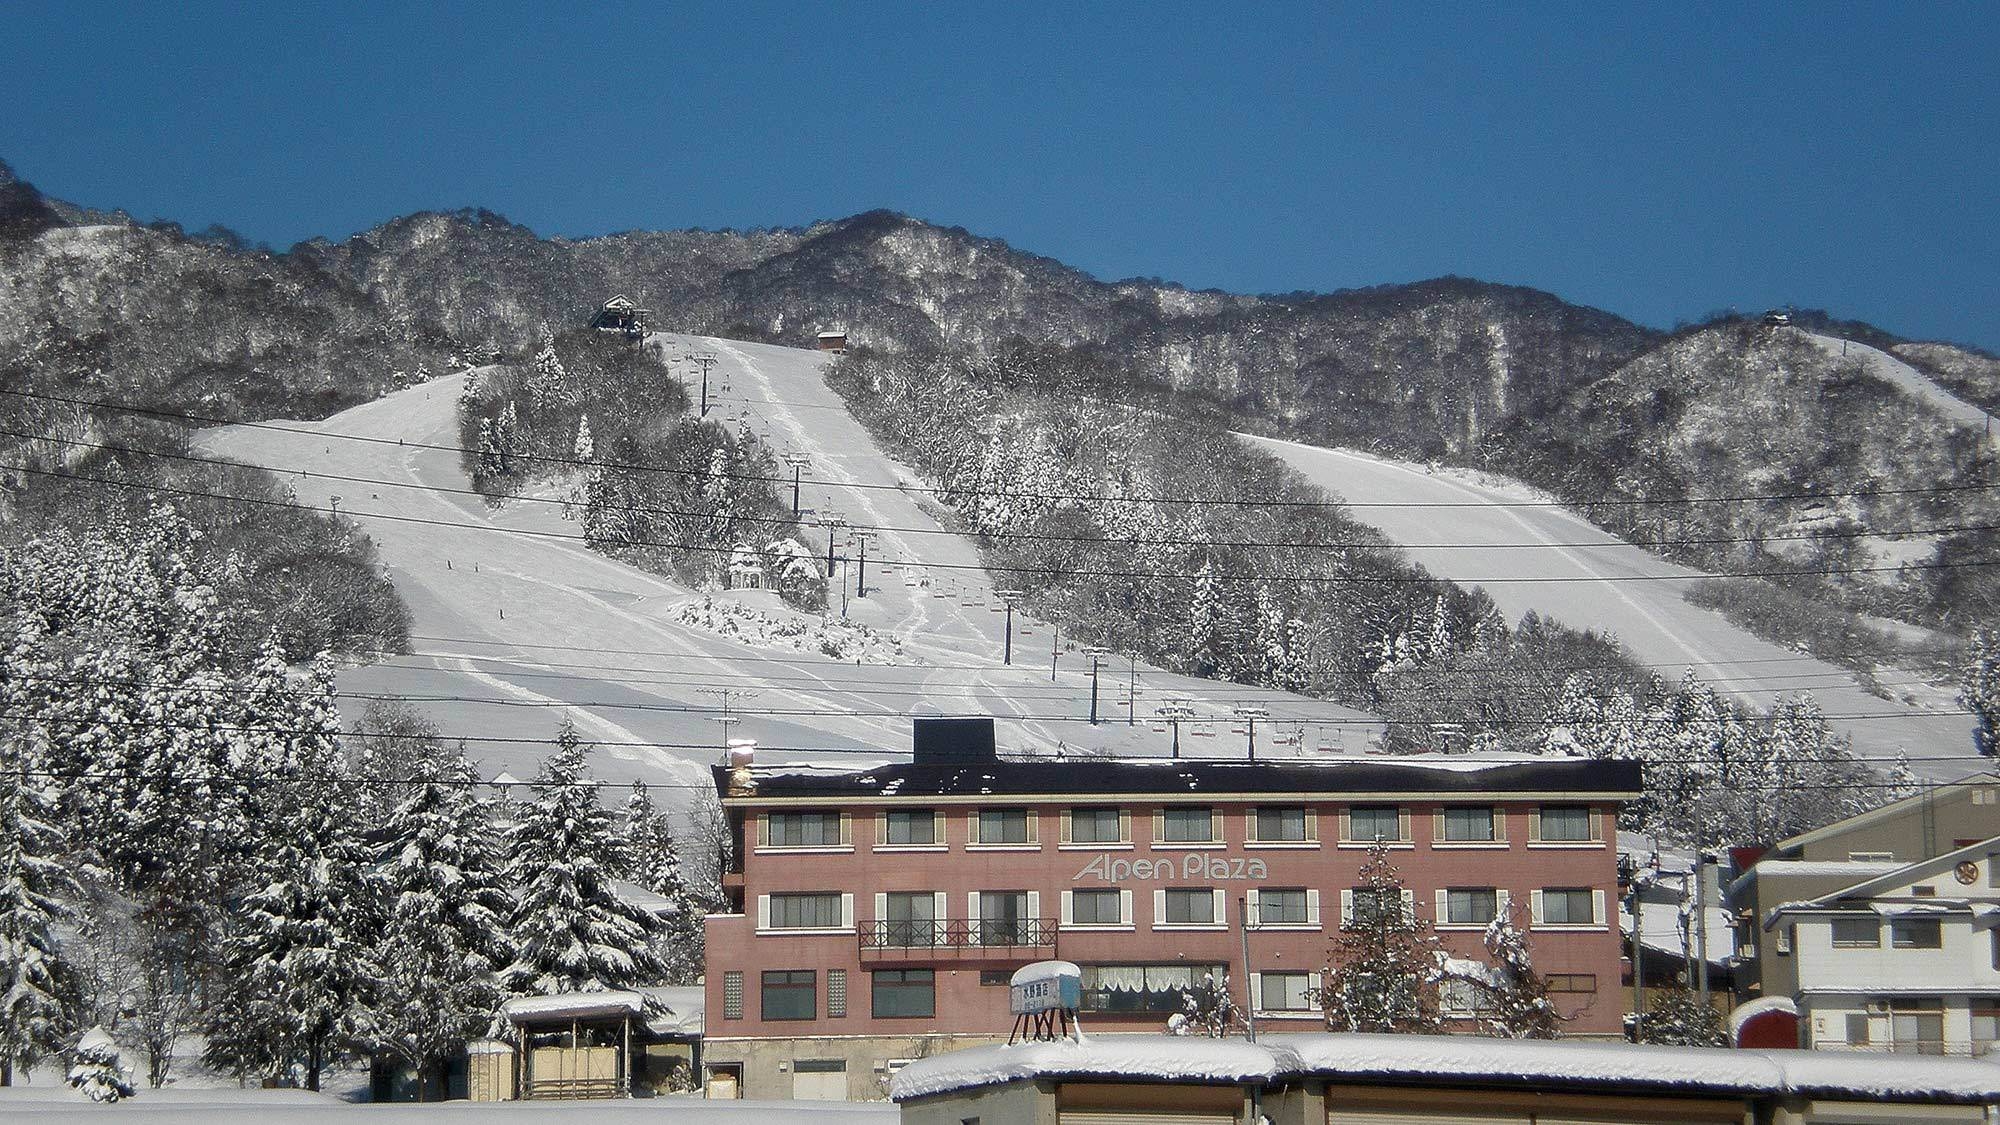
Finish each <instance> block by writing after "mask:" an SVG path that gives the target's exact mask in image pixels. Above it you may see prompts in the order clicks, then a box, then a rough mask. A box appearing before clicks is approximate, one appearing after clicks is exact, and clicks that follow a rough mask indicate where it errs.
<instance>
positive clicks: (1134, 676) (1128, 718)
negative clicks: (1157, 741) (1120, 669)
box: [1125, 649, 1139, 727]
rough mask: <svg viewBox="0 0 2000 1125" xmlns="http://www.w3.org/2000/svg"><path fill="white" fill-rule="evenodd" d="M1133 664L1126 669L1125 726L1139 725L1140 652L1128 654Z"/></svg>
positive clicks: (1135, 650)
mask: <svg viewBox="0 0 2000 1125" xmlns="http://www.w3.org/2000/svg"><path fill="white" fill-rule="evenodd" d="M1126 655H1127V656H1129V657H1130V658H1131V660H1132V662H1131V663H1130V664H1128V665H1126V667H1125V725H1126V726H1128V727H1132V726H1138V725H1139V651H1138V650H1137V649H1134V650H1132V651H1131V652H1129V653H1127V654H1126Z"/></svg>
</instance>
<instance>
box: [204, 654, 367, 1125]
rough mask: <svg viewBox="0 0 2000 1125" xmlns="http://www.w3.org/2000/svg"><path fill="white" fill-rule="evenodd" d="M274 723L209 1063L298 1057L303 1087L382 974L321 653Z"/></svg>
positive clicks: (348, 1039) (329, 678)
mask: <svg viewBox="0 0 2000 1125" xmlns="http://www.w3.org/2000/svg"><path fill="white" fill-rule="evenodd" d="M280 714H282V715H283V716H284V718H283V720H282V725H278V724H276V723H274V724H271V725H270V726H268V727H266V728H264V729H263V731H262V733H263V735H264V737H265V741H264V743H263V744H262V746H261V747H260V748H259V750H258V753H259V756H260V757H262V758H264V759H265V760H266V761H267V762H268V763H269V767H268V768H269V769H270V771H271V772H269V773H268V774H262V775H260V776H263V777H267V778H268V779H269V780H268V782H267V783H266V784H265V785H264V786H263V787H262V788H261V789H260V790H259V798H260V800H259V802H258V807H259V816H260V822H261V823H262V824H263V825H265V826H266V829H267V835H266V839H265V842H264V846H263V847H262V848H261V849H260V851H259V853H258V854H257V855H256V857H255V860H256V863H255V868H254V869H255V870H256V871H257V872H258V873H259V878H258V880H257V884H256V886H257V889H255V890H253V891H252V892H251V893H250V894H249V895H248V896H246V897H245V898H244V900H243V902H242V904H241V906H240V907H239V908H238V909H237V911H236V915H237V918H236V921H235V925H234V932H232V933H231V934H230V935H229V937H228V938H227V939H226V941H225V942H224V944H223V951H222V952H223V967H224V970H225V980H224V987H225V988H226V993H225V995H224V998H223V1000H222V1002H221V1003H219V1004H218V1005H217V1006H216V1007H215V1008H214V1009H213V1010H212V1011H211V1012H210V1013H209V1019H208V1029H209V1046H208V1051H207V1053H206V1055H205V1057H206V1058H207V1060H208V1061H209V1064H210V1065H212V1066H215V1067H218V1068H220V1069H227V1070H231V1071H234V1072H236V1073H239V1074H248V1073H253V1072H259V1071H262V1072H266V1073H270V1072H271V1071H273V1070H275V1069H281V1068H283V1067H286V1066H290V1065H294V1064H296V1065H297V1066H299V1067H300V1069H301V1071H302V1075H303V1081H304V1083H305V1086H306V1088H307V1089H312V1090H317V1089H318V1088H319V1080H320V1074H321V1072H322V1071H323V1070H324V1069H325V1067H326V1065H327V1064H328V1063H329V1062H331V1061H332V1060H333V1058H334V1057H335V1056H336V1055H337V1054H338V1053H339V1052H340V1051H342V1050H344V1049H346V1048H348V1047H350V1046H352V1045H356V1044H360V1043H362V1042H364V1041H365V1040H366V1038H367V1035H366V1032H367V1013H368V1009H369V1005H371V1004H372V1002H373V1000H374V989H375V984H376V982H377V980H378V979H379V978H380V977H381V971H380V969H379V968H378V967H377V966H376V965H375V964H374V958H373V954H374V951H375V949H376V941H377V935H378V933H379V927H380V925H381V915H380V902H379V900H378V898H377V888H376V887H375V886H374V884H373V882H372V881H371V880H370V878H369V869H370V868H371V867H372V857H371V856H370V855H369V853H368V849H367V847H366V845H365V844H364V843H363V841H362V839H361V836H360V829H361V825H360V823H359V817H358V813H357V808H356V805H355V802H354V801H353V800H352V796H351V794H352V789H353V787H352V786H351V785H348V784H346V780H347V779H345V778H344V777H342V776H341V773H340V764H341V758H340V750H339V745H338V739H339V735H340V714H339V711H338V710H337V709H336V708H335V706H334V688H333V670H332V665H331V663H330V662H329V661H328V660H327V659H326V658H324V657H322V658H321V659H320V660H318V661H316V662H315V664H314V667H313V670H312V673H311V676H310V678H309V680H308V682H307V683H306V684H305V685H303V686H301V687H298V688H295V689H293V690H292V691H291V693H290V697H289V699H288V700H286V706H285V707H284V709H283V710H282V711H281V712H280Z"/></svg>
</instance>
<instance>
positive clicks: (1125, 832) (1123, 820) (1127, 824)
mask: <svg viewBox="0 0 2000 1125" xmlns="http://www.w3.org/2000/svg"><path fill="white" fill-rule="evenodd" d="M1118 842H1119V843H1121V844H1129V843H1131V842H1132V810H1131V809H1119V810H1118Z"/></svg>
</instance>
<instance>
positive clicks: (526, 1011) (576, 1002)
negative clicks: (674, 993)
mask: <svg viewBox="0 0 2000 1125" xmlns="http://www.w3.org/2000/svg"><path fill="white" fill-rule="evenodd" d="M645 1007H646V998H645V997H644V996H642V995H640V994H639V993H637V992H624V991H618V992H560V993H557V994H556V995H554V996H522V997H519V998H517V999H514V1000H509V1001H507V1002H506V1003H505V1004H502V1005H500V1011H501V1012H502V1013H503V1014H504V1015H506V1017H507V1018H508V1019H509V1020H511V1021H513V1022H515V1023H525V1022H527V1021H529V1020H542V1019H592V1018H596V1017H601V1016H636V1015H638V1014H639V1013H640V1012H642V1011H644V1010H645Z"/></svg>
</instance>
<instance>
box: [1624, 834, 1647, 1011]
mask: <svg viewBox="0 0 2000 1125" xmlns="http://www.w3.org/2000/svg"><path fill="white" fill-rule="evenodd" d="M1648 881H1649V880H1647V878H1646V872H1645V870H1644V869H1643V868H1640V869H1636V870H1634V871H1633V872H1632V886H1631V888H1630V889H1629V890H1628V891H1627V894H1628V895H1629V896H1630V898H1631V900H1632V1042H1634V1043H1643V1042H1645V1031H1646V904H1645V903H1644V902H1643V901H1641V899H1640V897H1639V892H1640V890H1641V889H1642V888H1643V887H1644V886H1645V884H1646V883H1647V882H1648Z"/></svg>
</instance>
